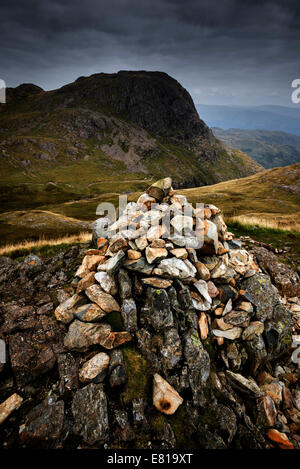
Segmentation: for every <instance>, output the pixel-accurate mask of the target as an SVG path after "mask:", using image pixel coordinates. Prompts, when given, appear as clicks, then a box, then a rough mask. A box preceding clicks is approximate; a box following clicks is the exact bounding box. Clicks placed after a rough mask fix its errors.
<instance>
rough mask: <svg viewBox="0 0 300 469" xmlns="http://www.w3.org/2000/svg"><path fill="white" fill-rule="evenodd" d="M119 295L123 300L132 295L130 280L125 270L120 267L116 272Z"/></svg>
mask: <svg viewBox="0 0 300 469" xmlns="http://www.w3.org/2000/svg"><path fill="white" fill-rule="evenodd" d="M118 281H119V295H120V297H121V298H122V300H124V299H125V298H131V297H132V282H131V279H130V277H129V274H128V272H127V271H126V270H124V269H120V270H119V273H118Z"/></svg>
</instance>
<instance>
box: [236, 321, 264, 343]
mask: <svg viewBox="0 0 300 469" xmlns="http://www.w3.org/2000/svg"><path fill="white" fill-rule="evenodd" d="M264 328H265V327H264V323H263V322H260V321H254V322H250V324H249V326H248V327H246V329H245V330H244V331H243V334H242V338H243V340H251V339H253V336H255V335H257V336H258V335H261V334H262V333H263V332H264Z"/></svg>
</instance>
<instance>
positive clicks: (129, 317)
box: [121, 298, 138, 332]
mask: <svg viewBox="0 0 300 469" xmlns="http://www.w3.org/2000/svg"><path fill="white" fill-rule="evenodd" d="M121 316H122V320H123V325H124V329H126V331H129V332H134V331H136V330H137V329H138V325H137V307H136V304H135V301H134V299H133V298H125V299H124V300H123V302H122V306H121Z"/></svg>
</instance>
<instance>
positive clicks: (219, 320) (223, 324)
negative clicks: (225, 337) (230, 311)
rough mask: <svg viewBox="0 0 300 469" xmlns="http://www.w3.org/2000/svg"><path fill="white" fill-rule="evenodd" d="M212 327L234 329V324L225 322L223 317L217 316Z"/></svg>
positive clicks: (222, 329)
mask: <svg viewBox="0 0 300 469" xmlns="http://www.w3.org/2000/svg"><path fill="white" fill-rule="evenodd" d="M212 328H213V329H220V330H221V331H228V330H229V329H233V326H232V325H231V324H227V323H226V322H224V319H223V318H216V319H214V321H213V323H212Z"/></svg>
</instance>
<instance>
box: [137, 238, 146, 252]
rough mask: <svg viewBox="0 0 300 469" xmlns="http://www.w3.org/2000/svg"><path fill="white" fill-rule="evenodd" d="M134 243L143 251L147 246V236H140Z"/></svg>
mask: <svg viewBox="0 0 300 469" xmlns="http://www.w3.org/2000/svg"><path fill="white" fill-rule="evenodd" d="M135 244H136V246H137V248H138V249H139V250H140V251H143V250H144V249H146V247H147V246H148V241H147V236H146V235H145V236H141V237H140V238H137V239H136V240H135Z"/></svg>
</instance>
